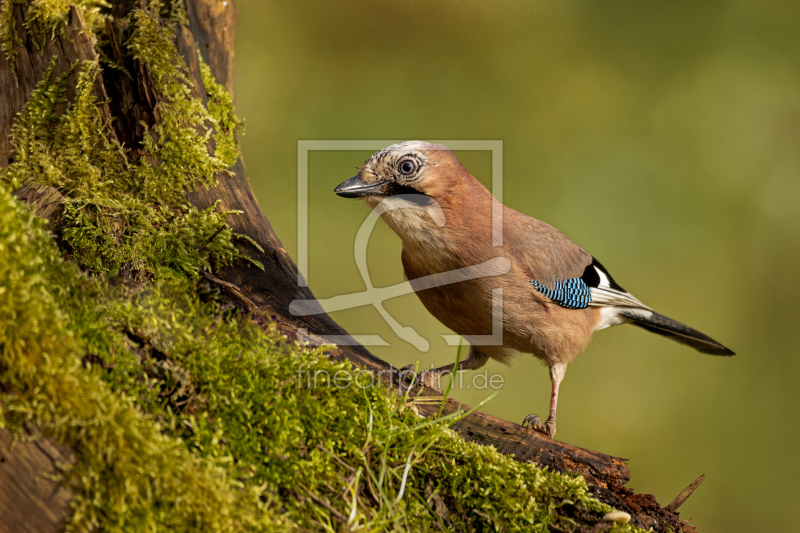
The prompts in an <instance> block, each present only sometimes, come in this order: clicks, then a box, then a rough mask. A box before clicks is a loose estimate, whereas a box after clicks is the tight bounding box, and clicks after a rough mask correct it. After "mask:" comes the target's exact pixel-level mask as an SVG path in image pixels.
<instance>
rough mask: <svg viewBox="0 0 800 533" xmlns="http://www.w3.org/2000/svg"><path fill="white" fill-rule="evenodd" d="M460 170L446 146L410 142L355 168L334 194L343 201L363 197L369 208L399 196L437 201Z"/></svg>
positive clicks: (459, 165) (457, 162) (388, 150)
mask: <svg viewBox="0 0 800 533" xmlns="http://www.w3.org/2000/svg"><path fill="white" fill-rule="evenodd" d="M454 171H455V172H454ZM461 171H463V167H462V166H461V163H460V162H459V161H458V159H457V158H456V157H455V155H453V153H452V152H451V151H450V150H448V149H447V148H446V147H444V146H442V145H435V144H430V143H426V142H422V141H410V142H404V143H400V144H394V145H392V146H390V147H388V148H385V149H383V150H381V151H380V152H377V153H376V154H374V155H373V156H372V157H370V158H369V159H368V160H367V162H366V163H364V164H363V165H362V166H361V167H359V172H358V175H356V176H353V177H352V178H350V179H349V180H346V181H344V182H343V183H340V184H339V186H338V187H336V189H334V192H335V193H336V194H338V195H339V196H342V197H344V198H363V199H364V200H365V201H366V202H367V204H369V206H370V207H372V208H374V207H375V206H376V205H378V204H379V203H380V202H381V201H382V200H384V199H386V198H389V197H392V196H401V195H402V196H405V197H408V198H413V196H412V195H423V196H425V197H429V198H432V199H434V200H436V201H439V199H440V197H441V196H442V195H443V194H444V193H446V191H448V190H449V189H451V188H452V185H453V183H454V182H455V181H456V180H457V178H458V176H459V175H460V173H461ZM464 172H466V171H464Z"/></svg>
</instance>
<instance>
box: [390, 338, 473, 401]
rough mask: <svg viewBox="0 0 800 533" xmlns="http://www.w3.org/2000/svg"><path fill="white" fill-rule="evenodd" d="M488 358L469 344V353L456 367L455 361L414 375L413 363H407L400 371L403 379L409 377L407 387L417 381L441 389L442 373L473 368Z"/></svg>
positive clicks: (415, 383) (412, 385)
mask: <svg viewBox="0 0 800 533" xmlns="http://www.w3.org/2000/svg"><path fill="white" fill-rule="evenodd" d="M488 360H489V356H488V355H486V354H484V353H483V352H481V351H480V350H478V349H477V348H475V347H474V346H471V347H470V349H469V354H468V355H467V357H466V358H465V359H464V360H462V361H459V363H458V368H457V369H456V365H455V363H452V364H449V365H444V366H440V367H439V368H434V369H432V370H425V371H422V372H420V373H419V374H417V375H416V376H413V373H414V365H408V366H404V367H403V368H401V369H400V373H401V375H402V376H403V377H404V379H405V376H408V377H409V379H408V380H407V381H406V384H407V385H408V386H409V387H414V386H415V385H417V384H418V383H421V384H422V385H425V386H426V387H429V388H432V389H437V390H441V387H439V378H441V377H442V375H444V374H452V373H454V372H459V371H461V370H474V369H476V368H480V367H482V366H483V365H485V364H486V361H488Z"/></svg>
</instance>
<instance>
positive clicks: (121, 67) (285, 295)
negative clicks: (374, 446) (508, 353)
mask: <svg viewBox="0 0 800 533" xmlns="http://www.w3.org/2000/svg"><path fill="white" fill-rule="evenodd" d="M77 3H78V4H79V5H82V6H84V8H85V9H87V10H89V11H88V12H90V13H94V14H95V15H96V14H97V13H100V12H102V13H103V14H104V15H105V16H104V17H102V18H101V17H97V16H93V18H92V20H90V21H88V22H87V20H86V19H85V18H84V16H83V14H82V11H81V9H78V8H76V7H74V6H73V7H71V8H70V10H69V12H68V13H66V14H62V18H64V17H65V18H66V21H65V22H64V21H62V22H63V24H62V25H61V26H59V27H58V29H57V31H56V30H54V31H53V32H52V38H51V37H50V35H44V36H42V35H39V34H37V33H36V32H33V31H31V28H30V26H29V25H28V24H26V21H27V20H28V17H29V16H30V13H29V10H30V9H31V7H30V6H29V5H27V4H26V3H25V2H17V1H15V0H4V3H3V6H4V8H3V9H4V11H3V12H4V14H5V15H4V16H7V17H8V18H7V21H9V22H7V24H8V23H10V24H12V26H13V35H12V39H11V40H10V46H11V47H10V49H9V50H5V52H6V53H5V54H1V55H0V88H1V89H2V94H3V98H2V99H0V167H7V166H9V165H10V164H12V163H13V162H14V161H15V160H16V158H18V157H19V155H18V154H15V153H14V151H13V147H12V144H11V142H10V136H11V133H12V126H13V124H14V122H15V120H16V117H17V115H18V113H20V112H21V111H22V110H23V106H24V105H25V104H26V102H28V101H29V100H30V98H31V95H32V94H33V93H34V90H35V89H36V87H37V86H38V85H39V84H40V83H41V82H42V80H45V79H46V78H47V77H48V76H51V77H54V78H59V77H61V78H63V84H64V87H65V89H66V90H65V92H64V94H63V102H60V103H58V104H57V105H56V106H55V108H54V110H55V112H56V113H63V112H64V109H65V104H66V102H71V101H72V100H73V99H74V98H75V97H76V86H77V85H78V84H79V83H80V73H81V72H85V70H82V69H81V67H82V65H83V64H84V63H92V62H97V61H98V59H102V60H101V61H99V62H98V63H97V64H98V65H99V68H98V69H97V71H96V72H97V74H96V76H95V78H94V79H93V80H90V82H91V89H92V94H93V95H94V97H95V99H96V101H97V102H98V103H99V105H98V106H97V109H98V112H99V120H101V121H102V122H103V123H104V124H105V126H106V127H107V128H108V131H109V132H110V141H112V142H113V143H118V144H119V145H121V146H124V147H125V148H126V149H127V150H129V152H128V156H127V157H128V158H129V159H130V163H131V165H135V164H136V163H137V162H136V160H135V158H136V157H138V156H141V155H142V154H145V153H147V150H145V149H143V147H144V146H146V145H147V143H148V142H149V140H150V138H151V136H152V132H151V130H152V129H153V128H155V127H157V126H159V125H160V124H161V122H162V121H163V120H164V117H163V116H162V112H163V108H161V107H159V102H161V99H162V95H161V94H160V91H159V81H158V76H159V74H158V73H157V72H153V71H152V70H151V69H150V68H148V66H147V64H146V63H145V62H144V61H142V60H140V59H139V58H137V57H136V56H135V55H132V54H131V53H130V51H129V50H128V49H127V48H126V46H125V43H126V42H128V41H129V40H130V39H131V28H130V27H129V25H130V23H129V14H130V13H131V11H132V10H133V9H137V8H138V9H144V8H146V7H147V6H146V5H145V4H144V3H140V2H135V1H131V0H120V1H111V2H110V4H111V7H110V8H106V7H97V6H96V5H94V4H92V2H77ZM161 11H162V13H163V14H164V16H172V17H174V18H175V21H176V24H175V32H174V38H175V42H176V44H177V47H178V50H179V51H180V54H181V56H182V58H183V61H184V62H185V64H186V67H187V69H186V75H187V78H188V81H189V82H190V84H189V86H190V87H191V91H192V97H194V98H196V99H199V100H200V101H201V102H202V103H203V104H204V105H205V106H206V107H207V108H209V109H211V108H212V107H213V106H219V105H225V102H220V101H219V100H220V99H224V95H222V94H223V93H222V92H219V93H218V94H217V93H215V92H214V91H213V89H212V87H213V82H209V80H208V79H204V78H208V76H207V74H208V72H210V74H211V75H212V76H213V78H214V79H215V80H216V83H218V84H220V85H221V86H223V87H224V88H225V89H227V93H229V94H231V95H232V94H233V61H232V58H233V37H234V28H235V21H236V11H235V8H234V6H233V3H232V2H231V1H228V2H220V1H213V0H188V2H187V5H186V9H185V11H184V10H183V8H182V7H181V6H171V5H167V6H161ZM87 18H88V17H87ZM92 24H95V25H103V26H104V32H103V34H104V35H105V36H107V39H105V40H104V42H102V43H97V42H93V40H92V38H91V35H92V32H91V31H89V28H88V27H87V25H88V26H91V25H92ZM6 37H8V36H6ZM197 50H199V52H200V56H201V58H202V60H201V59H200V58H198V55H197ZM149 52H152V51H147V50H144V51H141V53H142V54H147V53H149ZM99 55H102V57H99ZM9 58H10V59H9ZM204 69H208V72H206V71H205V70H204ZM84 81H85V80H84ZM211 116H213V120H214V121H215V123H214V124H213V128H217V129H218V130H219V129H225V133H226V134H229V135H230V136H231V137H232V136H234V135H235V133H236V125H235V123H232V124H227V125H226V124H225V123H224V122H225V120H226V119H225V117H223V116H221V115H214V114H213V113H212V114H211ZM221 117H222V118H221ZM228 118H229V119H230V120H234V118H233V115H232V114H231V115H230V116H229V117H228ZM209 120H211V119H209ZM197 135H198V136H201V135H202V134H201V133H200V132H198V133H197ZM202 142H205V143H206V144H207V147H208V150H209V153H211V152H215V151H216V152H219V150H221V149H222V148H221V147H220V142H221V141H219V140H217V141H216V142H215V140H214V139H213V138H208V137H206V138H203V139H202ZM212 168H213V167H212ZM126 172H127V170H126ZM131 172H133V171H131ZM198 172H200V171H198ZM198 176H200V177H197V178H196V180H197V181H200V183H201V184H208V183H204V182H203V179H204V178H203V175H202V173H201V174H198ZM213 178H214V182H215V183H216V185H214V186H211V187H197V188H194V190H193V191H192V192H189V193H188V194H187V195H186V199H188V201H189V202H191V204H192V205H193V206H194V207H196V208H197V209H198V210H199V211H200V212H202V213H207V212H210V211H214V212H215V213H223V214H227V215H226V216H222V218H221V219H220V220H224V222H226V223H227V227H226V234H225V237H224V240H225V242H228V243H233V245H234V246H235V250H233V249H230V250H228V249H219V250H217V252H216V253H217V256H213V257H211V258H207V257H205V256H204V260H208V261H212V260H213V261H220V262H221V264H222V265H223V267H222V268H221V269H220V270H219V271H218V272H216V273H215V274H214V275H213V276H211V275H209V279H211V280H215V281H214V282H215V283H219V284H220V285H222V286H223V289H225V288H226V287H227V288H228V289H230V290H231V291H233V292H234V293H238V296H237V295H236V294H234V298H232V299H233V300H234V301H235V303H236V304H237V305H242V306H252V307H257V308H258V309H260V310H261V311H263V312H265V313H267V314H271V315H274V316H275V317H277V318H278V319H279V320H280V322H281V325H282V327H284V328H286V329H288V330H291V331H293V332H295V333H296V332H297V331H298V330H299V329H300V328H303V329H304V330H306V331H308V332H309V333H311V334H312V335H311V337H312V339H313V338H324V337H325V336H327V335H346V332H345V331H343V330H342V328H341V327H339V326H338V325H337V324H336V323H335V322H334V321H333V320H331V319H330V317H328V316H327V315H325V314H320V315H314V316H307V317H296V316H292V315H291V314H290V313H289V306H290V304H291V302H292V301H293V300H295V299H298V298H301V299H312V298H313V295H312V294H311V292H310V291H309V290H308V289H307V288H305V287H299V286H298V284H297V278H298V274H297V268H296V266H295V264H294V262H293V261H292V260H291V258H290V257H289V256H288V255H287V253H286V251H285V250H284V249H283V247H282V245H281V242H280V240H279V239H278V237H277V236H276V235H275V233H274V231H273V230H272V227H271V226H270V224H269V221H268V220H267V218H266V217H265V215H264V213H263V212H262V210H261V209H260V207H259V205H258V203H257V201H256V199H255V196H254V195H253V192H252V190H251V188H250V184H249V181H248V178H247V175H246V173H245V170H244V165H243V163H242V161H241V158H236V162H235V163H234V164H233V166H232V167H230V168H227V169H224V170H221V171H215V175H214V176H213ZM37 191H38V193H37ZM49 191H52V189H49ZM57 194H58V193H56V195H57ZM56 195H49V192H48V190H47V189H46V188H45V189H44V190H39V189H36V188H31V187H30V186H28V187H27V188H26V190H25V191H21V192H20V194H19V196H20V198H22V199H24V200H27V201H28V202H29V203H32V204H36V202H37V201H39V200H41V198H45V199H46V200H44V203H46V210H43V208H42V206H41V205H39V206H36V205H35V208H37V210H38V212H39V213H40V214H42V215H43V216H45V217H48V218H49V217H50V216H53V214H54V213H56V212H57V211H58V209H59V202H60V199H59V198H58V196H56ZM73 209H74V207H73ZM211 229H213V227H211V226H209V227H208V231H206V233H205V234H204V235H205V236H206V237H208V239H209V240H213V239H215V238H216V236H217V233H219V230H217V232H216V233H212V234H211V235H209V233H211ZM204 231H205V230H204ZM236 235H240V236H243V237H246V239H235V238H234V237H235V236H236ZM62 244H63V243H62ZM206 244H207V243H206ZM65 246H66V248H67V249H68V250H69V249H70V248H69V243H67V244H66V245H65ZM205 247H206V245H205V244H204V245H203V246H202V247H201V250H202V249H203V248H205ZM75 251H76V252H77V250H75ZM245 258H246V259H249V261H248V260H244V259H245ZM213 261H212V262H213ZM258 264H260V265H261V266H263V270H262V269H260V268H257V267H256V266H255V265H258ZM137 268H138V270H137ZM119 270H120V271H121V272H122V273H123V274H125V275H129V276H131V277H139V278H142V277H144V278H146V276H147V275H148V272H147V270H146V268H145V267H141V266H139V267H137V266H136V265H135V264H132V262H131V261H127V262H124V261H123V263H122V266H121V268H120V269H119ZM151 274H152V273H151ZM231 288H232V289H231ZM328 355H329V356H330V357H331V358H333V359H335V360H339V361H344V360H347V361H350V362H351V363H352V364H353V365H357V366H359V367H363V368H366V369H368V370H370V371H373V372H376V373H379V374H380V376H381V379H382V380H383V381H384V383H385V384H386V385H392V384H394V385H397V380H398V376H397V375H394V374H392V373H391V370H390V367H389V365H387V364H386V363H385V362H384V361H382V360H380V359H378V358H376V357H375V356H373V355H372V354H370V353H369V352H368V351H367V350H366V349H365V348H363V347H362V346H360V345H351V346H341V347H337V348H334V349H331V350H330V351H329V352H328ZM422 395H423V396H427V397H431V398H436V397H439V398H440V397H441V394H440V393H438V392H437V391H433V390H428V389H426V390H424V391H423V393H422ZM415 409H416V411H417V412H418V414H419V415H421V416H423V417H431V416H435V415H436V414H437V413H438V412H439V402H429V403H424V402H420V403H418V404H417V405H416V406H415ZM459 409H462V410H468V408H467V407H466V406H463V405H461V404H459V403H458V402H456V401H454V400H452V399H447V400H446V403H445V406H444V410H443V414H445V415H447V414H450V413H454V412H456V411H457V410H459ZM30 429H31V430H32V431H35V429H36V428H30ZM454 429H455V430H456V431H457V432H458V433H459V434H460V436H461V437H462V438H463V439H464V440H466V441H471V442H475V443H478V444H482V445H487V446H494V447H495V448H496V449H497V450H498V451H500V452H501V453H503V454H507V455H511V456H513V457H515V458H516V459H517V460H518V461H522V462H532V463H536V464H540V465H545V466H548V467H551V468H553V469H556V470H560V471H569V472H576V473H580V474H581V475H583V476H584V477H585V478H586V480H587V481H589V482H590V483H591V484H592V486H593V489H592V490H593V493H594V495H595V496H596V497H597V498H598V499H600V500H601V501H603V502H606V503H608V504H610V505H612V506H613V507H615V508H617V509H621V510H624V511H627V512H629V513H630V514H631V515H632V516H633V523H634V524H636V525H638V526H640V527H643V528H649V527H653V529H654V530H656V531H666V530H669V529H670V528H671V529H673V530H675V531H679V530H683V531H691V530H693V528H691V526H688V525H685V524H683V523H682V522H681V521H680V519H679V517H678V515H677V514H676V513H675V512H671V511H667V510H665V509H662V508H661V507H660V506H659V505H658V503H657V502H656V501H655V499H654V498H653V497H652V496H649V495H637V494H634V493H633V491H631V490H629V489H626V488H625V487H624V484H625V483H626V482H627V481H628V480H629V478H630V473H629V471H628V468H627V466H626V464H625V463H624V461H623V460H622V459H619V458H616V457H612V456H610V455H606V454H602V453H598V452H594V451H590V450H585V449H582V448H578V447H575V446H572V445H569V444H565V443H561V442H557V441H553V440H550V439H548V438H546V437H544V436H542V435H540V434H538V433H536V432H533V431H529V430H526V429H523V428H522V427H521V426H519V425H517V424H513V423H511V422H508V421H505V420H502V419H499V418H497V417H494V416H491V415H488V414H485V413H482V412H480V411H476V412H474V413H472V414H471V415H470V416H468V417H466V418H464V419H462V420H460V421H459V422H458V423H456V425H455V426H454ZM0 438H2V439H4V440H8V432H7V431H5V430H0ZM2 453H3V454H4V455H3V456H0V463H1V464H0V494H2V495H3V497H2V499H0V531H11V530H12V529H9V528H13V531H25V530H26V529H25V528H26V527H27V530H29V531H60V530H61V529H63V527H64V524H65V522H66V518H67V514H68V512H69V507H68V506H67V505H66V502H68V500H69V492H68V491H67V489H65V488H64V487H62V486H58V485H57V486H55V487H52V483H51V484H49V485H48V484H47V483H44V482H42V479H43V478H41V475H42V474H46V473H53V472H54V464H55V463H56V462H64V461H69V457H70V453H71V452H70V451H69V450H64V449H62V448H60V447H58V446H56V445H55V444H53V443H52V442H50V441H48V439H42V440H41V441H40V442H39V444H36V445H33V444H26V445H20V446H18V447H17V448H14V449H12V450H10V451H9V450H8V449H6V450H4V451H3V452H2ZM3 489H7V490H6V492H3ZM9 491H11V493H10V492H9ZM12 493H14V494H17V495H19V497H14V496H13V495H12ZM32 516H36V517H37V518H36V520H33V519H31V518H30V517H32Z"/></svg>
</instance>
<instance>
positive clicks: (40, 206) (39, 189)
mask: <svg viewBox="0 0 800 533" xmlns="http://www.w3.org/2000/svg"><path fill="white" fill-rule="evenodd" d="M14 196H16V197H17V199H18V200H19V201H21V202H25V203H26V204H28V205H29V206H30V207H31V209H32V210H33V212H34V213H36V214H37V215H39V216H40V217H42V218H44V219H46V220H47V221H48V224H47V225H48V227H49V228H50V229H51V230H52V229H53V228H54V227H55V220H54V217H55V216H56V215H57V213H58V211H59V210H60V208H61V202H62V201H63V200H64V196H63V195H62V194H61V193H60V192H58V191H57V190H56V189H54V188H53V187H48V186H47V185H42V184H41V183H36V182H35V181H29V182H26V183H23V184H22V186H21V187H20V188H19V189H17V190H16V191H14Z"/></svg>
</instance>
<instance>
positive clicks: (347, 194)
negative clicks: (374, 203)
mask: <svg viewBox="0 0 800 533" xmlns="http://www.w3.org/2000/svg"><path fill="white" fill-rule="evenodd" d="M385 186H386V182H381V181H379V182H377V183H364V182H363V181H361V178H360V177H359V176H353V177H352V178H350V179H349V180H345V181H343V182H342V183H340V184H339V186H338V187H336V188H335V189H333V192H335V193H336V194H338V195H339V196H341V197H342V198H361V197H362V196H380V195H382V194H383V188H384V187H385Z"/></svg>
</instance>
